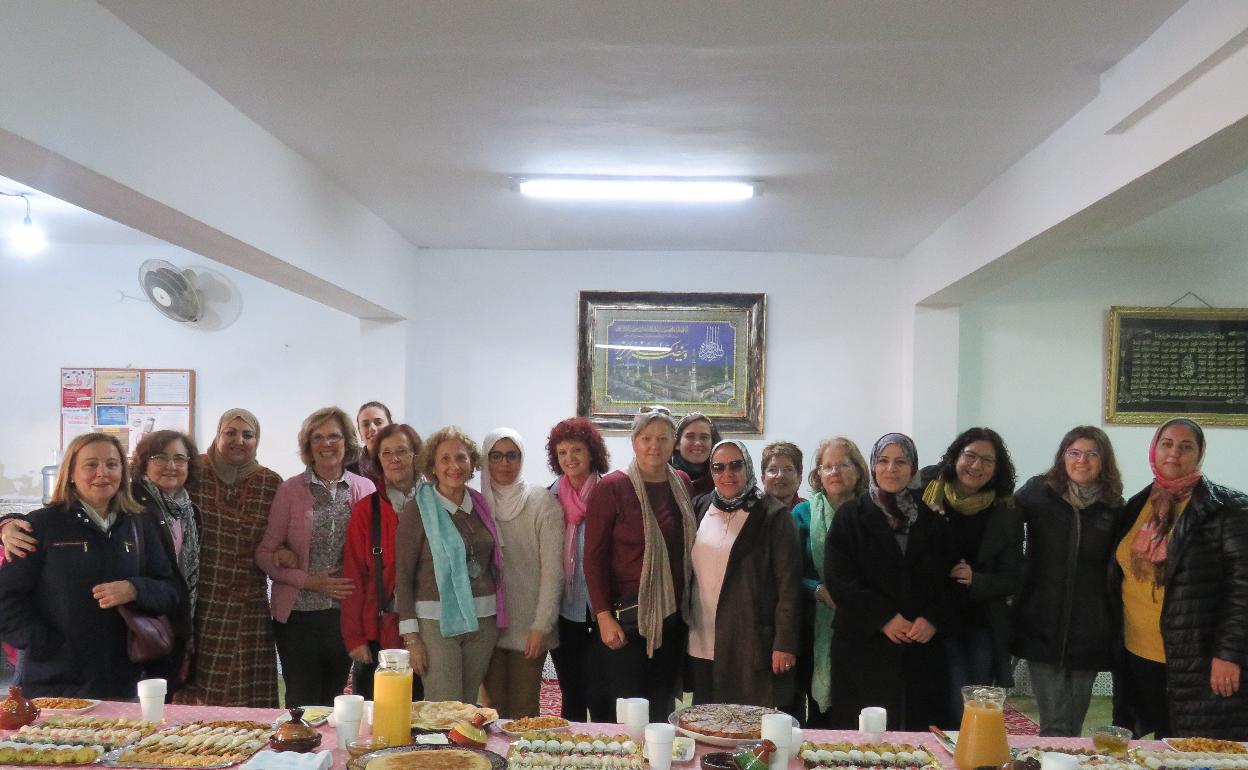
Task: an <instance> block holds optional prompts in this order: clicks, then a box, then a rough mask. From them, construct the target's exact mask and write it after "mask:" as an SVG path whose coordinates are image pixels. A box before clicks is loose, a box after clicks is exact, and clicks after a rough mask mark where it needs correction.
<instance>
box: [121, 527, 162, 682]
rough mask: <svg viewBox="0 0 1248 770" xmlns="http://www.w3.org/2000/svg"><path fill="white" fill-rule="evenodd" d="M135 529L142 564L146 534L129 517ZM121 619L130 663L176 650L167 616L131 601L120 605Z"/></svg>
mask: <svg viewBox="0 0 1248 770" xmlns="http://www.w3.org/2000/svg"><path fill="white" fill-rule="evenodd" d="M130 529H131V531H132V532H134V549H135V552H136V553H137V554H138V556H139V567H140V569H142V565H143V537H142V535H141V534H140V533H139V526H138V524H136V523H135V521H134V519H131V520H130ZM117 612H119V613H121V619H122V620H124V621H126V628H127V631H126V655H128V656H129V658H130V662H131V663H146V662H148V661H149V660H156V659H157V658H163V657H165V656H167V655H169V654H170V653H172V652H173V623H171V622H170V621H169V616H168V615H153V614H152V613H150V612H144V611H143V610H140V609H136V608H134V607H132V606H130V605H129V604H121V605H118V606H117Z"/></svg>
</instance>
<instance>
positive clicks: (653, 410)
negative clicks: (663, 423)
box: [637, 404, 672, 417]
mask: <svg viewBox="0 0 1248 770" xmlns="http://www.w3.org/2000/svg"><path fill="white" fill-rule="evenodd" d="M637 412H638V413H639V414H665V415H667V416H668V417H671V416H672V410H671V409H668V408H667V407H665V406H659V405H658V404H655V405H654V406H643V407H642V408H640V409H638V410H637Z"/></svg>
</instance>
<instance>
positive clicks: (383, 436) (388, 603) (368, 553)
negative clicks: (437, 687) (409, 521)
mask: <svg viewBox="0 0 1248 770" xmlns="http://www.w3.org/2000/svg"><path fill="white" fill-rule="evenodd" d="M420 446H421V440H420V434H418V433H417V432H416V431H415V430H413V429H412V427H411V426H410V425H406V424H402V423H397V424H390V425H387V426H385V427H384V428H382V429H381V430H380V431H378V433H377V435H376V437H375V444H374V447H375V448H376V449H375V451H376V453H377V454H376V457H375V459H376V461H377V463H378V464H379V466H380V470H381V473H382V480H384V485H385V488H384V489H379V490H378V491H376V492H374V493H373V494H371V495H369V496H368V497H365V498H364V499H362V500H360V501H359V502H358V503H356V504H355V507H354V508H353V509H352V510H351V521H350V523H349V524H348V525H347V541H346V544H345V545H344V546H343V548H342V576H343V577H345V578H347V579H349V580H351V582H352V583H353V584H354V585H355V590H354V591H352V592H351V595H350V596H348V597H347V598H346V599H343V600H342V640H343V642H344V643H345V644H346V647H347V653H348V654H349V655H350V656H351V691H352V692H353V693H356V694H357V695H363V696H364V697H365V698H367V699H370V700H371V699H372V697H373V671H374V670H376V668H377V651H378V650H384V649H396V650H401V649H403V640H402V639H401V638H400V637H399V615H398V613H397V612H396V611H395V608H394V535H395V529H396V528H397V527H398V524H399V517H398V514H397V513H396V511H398V510H402V508H403V506H404V505H406V504H407V503H408V501H409V500H411V497H412V495H413V494H415V491H416V482H418V481H419V480H420V478H419V474H418V473H417V471H416V458H417V457H418V456H419V455H420ZM374 522H379V523H380V525H381V526H380V537H379V538H377V539H374V537H373V532H374V531H375V530H374ZM374 543H375V544H376V545H379V546H380V547H381V555H380V557H378V556H375V555H374V554H373V546H374ZM378 560H380V562H381V583H382V585H381V586H380V587H379V586H378V585H377V562H378ZM379 588H380V590H381V593H382V596H383V599H382V602H381V604H382V610H383V611H382V612H380V613H379V612H378V610H377V606H378V601H377V598H378V591H379ZM412 687H413V695H414V697H416V698H419V697H420V696H421V693H422V690H423V688H422V687H421V685H420V678H419V677H416V678H414V679H413V685H412Z"/></svg>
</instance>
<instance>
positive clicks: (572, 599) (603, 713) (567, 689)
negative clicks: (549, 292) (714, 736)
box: [546, 417, 615, 722]
mask: <svg viewBox="0 0 1248 770" xmlns="http://www.w3.org/2000/svg"><path fill="white" fill-rule="evenodd" d="M546 459H547V465H548V467H549V468H550V471H551V473H554V474H555V475H556V476H558V478H557V479H556V480H555V483H554V484H552V485H551V487H550V489H551V491H552V492H554V493H555V495H556V496H557V497H558V498H559V505H560V507H561V508H562V509H563V523H564V536H563V537H564V540H563V599H562V601H561V602H560V606H559V646H558V647H557V648H555V649H553V650H551V651H550V656H551V658H553V659H554V662H555V672H556V673H557V674H558V676H559V690H560V692H561V693H562V695H563V707H562V710H561V711H560V715H561V716H562V717H563V718H564V719H567V720H569V721H572V722H585V721H588V716H587V713H588V712H589V711H591V710H592V711H593V712H594V713H595V715H596V717H595V721H604V720H605V721H610V720H611V719H613V718H614V717H612V716H611V714H614V713H615V704H614V703H610V704H597V705H593V704H591V703H590V688H589V682H590V674H589V670H588V666H589V664H588V657H589V652H590V650H591V649H593V644H594V640H595V639H596V638H597V636H598V629H597V627H596V626H595V624H594V613H593V611H592V610H591V609H590V605H589V589H587V588H586V587H585V566H584V557H585V504H586V502H587V501H588V500H589V493H590V492H592V491H593V490H594V488H595V487H596V486H597V484H598V479H600V478H602V474H604V473H606V472H607V470H608V469H609V466H608V463H609V461H610V455H609V454H608V453H607V445H606V443H605V442H604V441H603V440H602V434H601V433H599V432H598V428H596V427H594V424H593V423H591V422H590V421H589V420H588V419H586V418H584V417H570V418H568V419H566V420H563V421H561V422H559V423H558V424H556V425H555V427H553V428H551V429H550V436H549V437H548V438H547V439H546ZM591 706H592V708H591Z"/></svg>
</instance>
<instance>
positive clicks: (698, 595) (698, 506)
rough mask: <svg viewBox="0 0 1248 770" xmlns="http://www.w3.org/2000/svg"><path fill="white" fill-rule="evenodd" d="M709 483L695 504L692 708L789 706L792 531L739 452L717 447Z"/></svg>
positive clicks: (797, 616)
mask: <svg viewBox="0 0 1248 770" xmlns="http://www.w3.org/2000/svg"><path fill="white" fill-rule="evenodd" d="M710 473H711V477H712V478H713V479H714V480H715V488H714V490H712V491H711V492H710V493H709V494H705V495H702V496H701V497H699V498H697V499H696V500H695V501H694V511H695V512H696V513H697V515H698V521H699V523H698V534H697V537H696V539H695V540H694V543H693V553H692V558H693V584H692V589H691V590H692V595H691V596H690V600H689V608H690V609H689V658H690V660H689V663H690V666H689V669H690V671H691V672H692V674H693V683H692V684H693V702H694V703H745V704H752V705H757V706H771V707H777V706H780V705H782V704H785V705H787V704H788V703H789V702H790V701H792V700H793V694H794V671H793V667H794V665H795V664H796V662H797V646H798V637H799V631H800V624H801V613H802V591H801V578H800V575H801V568H802V557H801V551H800V550H799V548H798V541H797V528H796V527H795V526H794V524H793V518H792V517H791V516H790V515H789V511H788V507H787V506H786V505H785V504H783V503H781V502H780V501H779V500H777V499H776V498H774V497H772V496H770V495H766V494H763V493H762V492H761V491H760V490H759V489H758V487H757V486H756V482H757V480H756V478H755V475H754V465H753V463H752V462H751V460H750V453H749V450H747V449H746V447H745V444H743V443H742V442H740V441H732V440H728V441H721V442H719V443H718V444H716V445H715V448H714V450H713V451H712V452H711V468H710ZM721 608H722V609H723V610H724V611H723V612H720V611H719V610H720V609H721Z"/></svg>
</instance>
